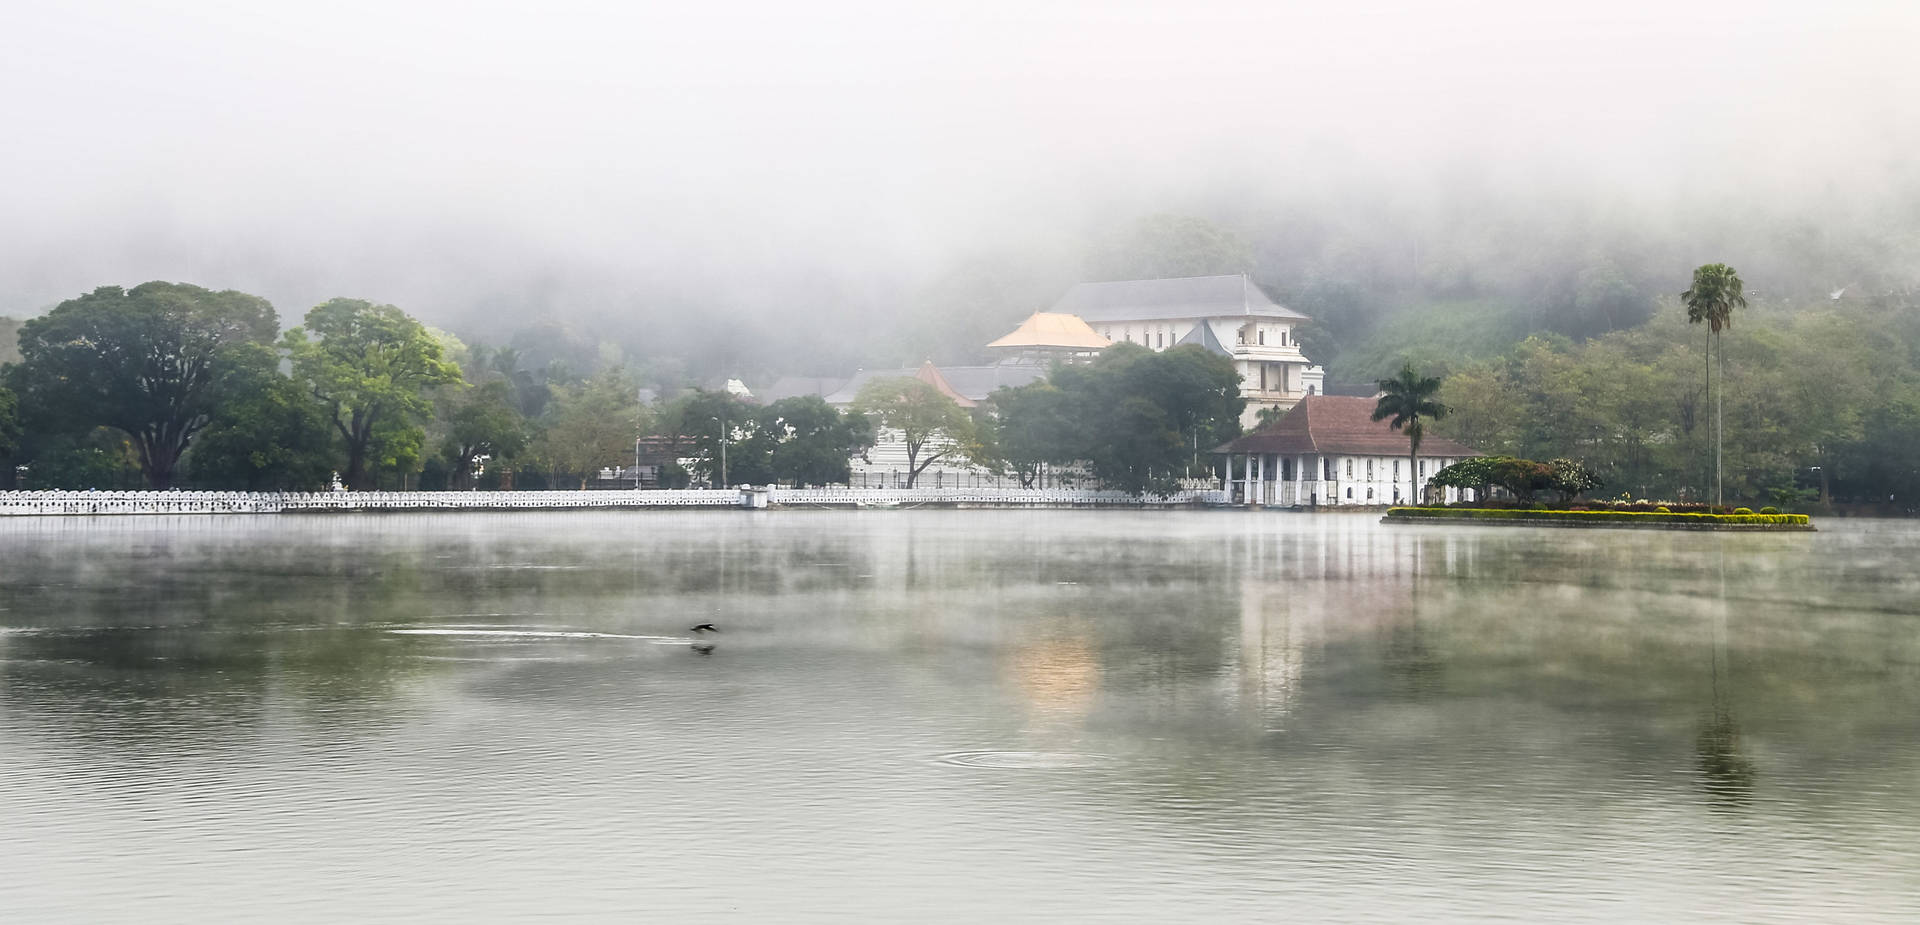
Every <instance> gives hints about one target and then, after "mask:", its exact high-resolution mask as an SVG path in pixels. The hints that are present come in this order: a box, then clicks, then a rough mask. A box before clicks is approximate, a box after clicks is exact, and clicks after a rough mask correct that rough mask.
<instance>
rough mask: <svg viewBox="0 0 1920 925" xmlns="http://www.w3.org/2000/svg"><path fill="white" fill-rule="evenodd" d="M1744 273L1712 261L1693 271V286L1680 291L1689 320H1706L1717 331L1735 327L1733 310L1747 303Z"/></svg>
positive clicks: (1709, 327)
mask: <svg viewBox="0 0 1920 925" xmlns="http://www.w3.org/2000/svg"><path fill="white" fill-rule="evenodd" d="M1742 285H1743V284H1742V283H1741V282H1740V274H1739V273H1737V272H1735V271H1734V269H1733V268H1732V267H1730V266H1727V265H1726V264H1724V263H1709V264H1707V265H1705V266H1703V267H1701V268H1699V269H1697V270H1695V271H1693V288H1691V289H1688V290H1687V291H1686V292H1683V293H1681V294H1680V299H1681V301H1683V302H1685V303H1686V305H1687V323H1688V324H1699V323H1700V322H1702V321H1704V322H1706V323H1707V329H1708V330H1710V331H1712V332H1713V333H1715V334H1718V333H1720V332H1721V330H1723V329H1725V328H1730V327H1733V310H1734V309H1736V308H1746V307H1747V297H1746V295H1745V294H1743V293H1742V292H1741V286H1742Z"/></svg>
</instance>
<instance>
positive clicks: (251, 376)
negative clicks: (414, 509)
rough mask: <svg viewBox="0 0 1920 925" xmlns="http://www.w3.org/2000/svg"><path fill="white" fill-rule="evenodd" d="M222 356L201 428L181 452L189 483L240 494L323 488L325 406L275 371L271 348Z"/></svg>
mask: <svg viewBox="0 0 1920 925" xmlns="http://www.w3.org/2000/svg"><path fill="white" fill-rule="evenodd" d="M225 359H226V362H224V363H223V364H222V365H221V369H220V372H219V375H218V376H217V377H216V378H215V380H214V389H213V392H214V404H213V411H212V414H211V415H210V419H209V420H208V422H207V427H206V430H204V431H202V432H201V434H200V436H199V437H198V438H197V439H196V440H194V442H193V449H192V451H191V452H189V453H188V454H187V460H186V463H187V472H188V477H189V479H190V480H191V481H192V483H193V484H194V485H196V486H198V487H201V488H227V489H245V490H247V491H317V490H321V489H324V488H325V487H327V484H328V482H329V480H330V479H331V478H332V475H333V472H334V469H335V468H336V467H337V466H338V465H339V457H338V455H337V447H336V444H335V441H334V436H333V424H332V422H331V421H330V420H328V418H327V413H326V408H324V407H322V406H321V405H320V403H319V402H318V401H316V400H315V399H314V398H313V396H312V395H311V394H309V393H308V392H307V391H306V390H305V389H303V388H301V387H300V385H299V384H297V383H295V382H294V381H293V380H291V379H289V378H287V377H286V376H284V375H282V374H281V372H280V368H279V366H280V358H279V356H278V354H276V353H275V352H274V351H273V350H271V349H270V348H267V347H265V346H261V345H257V344H249V345H245V346H243V347H236V348H233V349H230V350H229V351H227V353H226V355H225Z"/></svg>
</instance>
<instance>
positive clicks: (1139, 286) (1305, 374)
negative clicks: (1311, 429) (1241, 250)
mask: <svg viewBox="0 0 1920 925" xmlns="http://www.w3.org/2000/svg"><path fill="white" fill-rule="evenodd" d="M1049 311H1050V312H1052V313H1055V314H1064V315H1075V316H1078V317H1079V318H1080V319H1081V320H1083V321H1085V322H1086V323H1087V326H1088V327H1090V328H1092V329H1093V330H1094V331H1095V332H1098V333H1099V334H1100V336H1102V337H1104V338H1106V339H1107V340H1109V341H1112V342H1113V343H1116V344H1117V343H1122V342H1126V343H1135V344H1140V345H1141V346H1144V347H1146V348H1148V349H1149V350H1156V351H1158V350H1165V349H1167V348H1168V347H1175V346H1179V345H1181V344H1198V345H1199V346H1201V347H1204V348H1206V349H1208V350H1211V351H1213V352H1214V353H1218V354H1220V355H1222V356H1225V357H1227V358H1228V359H1230V360H1232V361H1233V365H1234V367H1235V368H1236V369H1237V370H1239V372H1240V394H1241V395H1242V396H1244V397H1245V398H1246V400H1247V410H1246V411H1245V413H1243V414H1242V415H1241V419H1240V425H1241V426H1242V427H1244V428H1248V429H1251V428H1252V427H1253V426H1254V425H1255V424H1256V423H1258V422H1259V418H1260V412H1261V411H1262V410H1263V409H1266V408H1278V409H1280V410H1282V411H1285V410H1287V409H1289V408H1292V407H1293V406H1294V405H1295V404H1296V403H1298V402H1299V401H1300V399H1302V398H1304V397H1306V396H1308V395H1320V394H1325V392H1326V371H1325V370H1323V369H1321V368H1320V367H1319V366H1316V365H1314V364H1313V362H1312V361H1311V360H1309V359H1307V356H1306V354H1304V353H1301V352H1300V339H1299V325H1301V324H1302V323H1304V322H1306V321H1308V320H1310V319H1308V318H1307V316H1306V315H1303V314H1300V313H1299V312H1296V311H1294V310H1293V309H1290V308H1286V307H1284V306H1282V305H1280V304H1279V303H1277V302H1274V301H1273V300H1272V299H1270V298H1268V297H1267V295H1266V293H1264V292H1261V291H1260V287H1258V286H1255V285H1254V284H1253V281H1252V280H1249V279H1247V278H1246V277H1245V276H1195V277H1188V278H1185V279H1137V280H1126V281H1123V282H1113V283H1081V284H1080V285H1078V286H1075V287H1073V288H1072V289H1069V290H1067V294H1066V295H1065V296H1062V297H1061V299H1060V301H1058V302H1056V303H1054V305H1053V307H1052V308H1051V309H1049Z"/></svg>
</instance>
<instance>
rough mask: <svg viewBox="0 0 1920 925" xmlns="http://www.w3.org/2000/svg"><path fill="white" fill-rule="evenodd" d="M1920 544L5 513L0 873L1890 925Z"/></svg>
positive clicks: (1232, 913)
mask: <svg viewBox="0 0 1920 925" xmlns="http://www.w3.org/2000/svg"><path fill="white" fill-rule="evenodd" d="M1917 545H1920V533H1916V531H1915V530H1913V529H1912V528H1911V527H1910V526H1907V525H1906V524H1905V523H1904V522H1888V521H1855V520H1836V521H1833V522H1831V523H1830V524H1829V523H1823V524H1822V532H1821V533H1819V534H1813V535H1805V534H1794V535H1787V534H1777V535H1739V534H1715V535H1696V534H1665V533H1643V532H1639V531H1617V532H1616V531H1549V530H1528V529H1490V528H1471V527H1467V528H1451V527H1423V528H1417V529H1416V528H1389V527H1385V526H1382V525H1380V524H1377V523H1376V522H1375V521H1374V518H1372V517H1371V516H1367V515H1359V516H1344V515H1316V516H1304V515H1292V516H1288V515H1266V516H1255V515H1247V514H1242V513H1238V512H1179V513H1140V514H1130V513H1118V512H1060V511H1056V512H1033V513H1027V512H1009V511H992V512H961V511H920V512H894V513H880V514H876V513H873V512H864V513H853V512H841V513H836V512H782V513H774V514H764V515H751V514H743V513H740V512H732V511H728V512H706V513H686V514H672V513H657V512H649V513H644V514H631V513H607V514H588V513H569V514H555V515H537V514H515V515H483V514H474V515H417V516H416V515H394V516H384V517H377V516H338V517H333V516H324V517H322V516H316V517H295V516H284V517H278V518H264V517H230V518H219V517H198V518H184V517H183V518H161V517H156V518H132V517H129V518H95V519H84V520H81V519H61V518H46V519H33V520H25V519H22V520H17V521H14V522H11V523H9V524H8V530H7V531H6V532H5V533H4V534H0V555H4V558H5V561H6V562H7V563H8V564H9V567H8V568H7V569H6V570H5V572H4V573H3V574H0V827H3V828H4V829H5V830H6V831H7V832H8V833H9V834H10V835H11V836H12V837H13V838H14V839H15V840H16V841H17V842H18V843H20V844H24V845H31V846H33V850H32V851H28V852H22V853H20V855H19V856H18V857H17V858H15V860H14V862H13V872H14V876H10V877H7V878H4V880H0V907H4V908H6V909H8V910H9V911H10V912H11V913H13V914H14V915H16V916H22V917H24V918H25V919H29V920H35V921H43V920H85V921H135V920H137V921H143V922H150V921H185V920H195V921H198V920H203V919H204V918H205V916H206V914H207V910H210V909H219V910H223V911H224V912H226V913H228V914H232V915H239V916H242V917H250V918H273V919H275V920H286V921H338V920H340V919H343V918H353V919H382V918H392V919H413V918H420V917H435V916H446V915H453V916H456V917H466V918H476V917H478V918H492V917H510V916H513V917H518V916H527V915H535V914H542V915H553V914H575V915H582V914H598V915H604V916H612V915H632V914H634V913H635V912H636V911H643V913H644V914H646V915H648V916H651V917H658V918H661V919H663V920H674V921H688V920H695V921H697V920H704V919H729V920H738V919H740V918H779V919H781V920H784V921H827V920H836V921H841V920H845V919H847V918H849V917H856V918H885V919H899V918H909V917H910V918H914V919H916V920H927V921H961V920H977V919H980V918H991V919H994V920H1000V921H1059V920H1061V919H1063V918H1068V919H1074V920H1098V919H1102V918H1116V919H1120V918H1124V919H1129V920H1138V919H1142V918H1146V919H1151V920H1155V921H1271V920H1273V918H1274V917H1275V916H1286V917H1289V918H1295V919H1307V920H1358V919H1366V920H1378V919H1380V918H1389V919H1405V918H1411V917H1416V916H1419V917H1427V918H1451V919H1473V920H1486V919H1495V918H1514V919H1528V920H1535V919H1539V918H1551V919H1554V920H1558V921H1565V920H1574V921H1619V920H1623V919H1629V920H1649V919H1652V920H1686V919H1697V918H1703V917H1711V916H1724V917H1728V918H1732V919H1737V920H1740V921H1782V922H1786V921H1792V922H1800V921H1903V920H1909V919H1911V918H1912V917H1913V916H1914V915H1915V913H1916V912H1920V908H1916V906H1915V901H1914V897H1915V896H1920V889H1917V888H1920V881H1916V875H1915V871H1916V870H1920V863H1916V861H1920V857H1916V853H1915V847H1914V846H1915V845H1916V844H1920V839H1916V835H1920V832H1916V830H1915V827H1916V824H1915V821H1914V820H1915V819H1916V818H1920V814H1916V812H1915V808H1916V805H1920V789H1916V786H1915V782H1916V781H1920V774H1916V769H1920V750H1916V746H1915V743H1916V742H1920V729H1916V728H1915V719H1914V717H1915V713H1914V711H1913V709H1912V707H1913V704H1914V702H1915V700H1916V698H1920V677H1916V675H1915V672H1914V668H1913V666H1914V665H1916V664H1920V652H1916V650H1915V646H1916V644H1915V642H1914V636H1913V634H1912V633H1911V632H1910V631H1909V630H1910V627H1911V624H1912V623H1913V621H1914V619H1915V617H1916V615H1917V613H1916V608H1915V605H1914V601H1915V600H1916V598H1917V594H1916V592H1920V571H1917V570H1916V568H1915V566H1914V563H1915V562H1920V556H1916V555H1915V553H1916V551H1917V550H1916V546H1917ZM701 622H712V623H715V624H716V625H717V626H718V627H719V628H720V633H718V634H709V635H707V636H706V637H705V638H703V639H701V640H700V643H699V646H698V647H696V645H695V644H694V640H693V639H692V637H691V636H690V635H689V634H688V632H687V631H688V628H689V627H690V626H691V625H694V624H696V623H701Z"/></svg>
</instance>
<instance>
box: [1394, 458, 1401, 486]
mask: <svg viewBox="0 0 1920 925" xmlns="http://www.w3.org/2000/svg"><path fill="white" fill-rule="evenodd" d="M1393 480H1394V481H1396V482H1398V481H1400V460H1397V459H1396V460H1394V461H1393Z"/></svg>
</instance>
